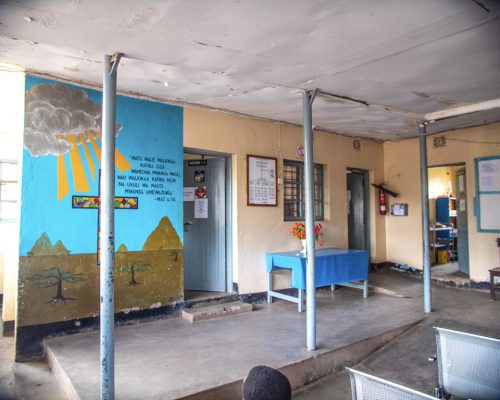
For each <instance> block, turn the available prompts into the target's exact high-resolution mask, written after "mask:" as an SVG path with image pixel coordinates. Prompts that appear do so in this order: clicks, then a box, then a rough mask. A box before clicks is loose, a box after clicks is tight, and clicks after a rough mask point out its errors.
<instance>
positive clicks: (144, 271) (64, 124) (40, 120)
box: [17, 77, 183, 326]
mask: <svg viewBox="0 0 500 400" xmlns="http://www.w3.org/2000/svg"><path fill="white" fill-rule="evenodd" d="M101 104H102V94H101V93H100V92H98V91H95V90H90V89H84V88H80V87H77V86H73V85H68V84H63V83H59V82H55V81H51V80H46V79H41V78H36V77H27V79H26V110H25V133H24V153H23V181H22V206H21V234H20V237H21V240H20V280H19V282H20V288H19V294H20V295H19V315H18V321H17V323H18V325H19V326H22V325H32V324H39V323H48V322H56V321H62V320H71V319H77V318H84V317H89V316H95V315H97V313H98V310H99V257H100V252H99V248H98V242H99V241H98V237H99V232H100V221H99V212H98V210H99V207H100V193H99V176H100V159H101V138H102V133H101V130H100V127H101V119H102V111H101ZM115 136H116V151H115V196H116V197H115V245H116V249H115V250H116V254H115V268H116V271H115V291H116V292H115V293H116V294H115V306H116V311H125V312H127V311H129V310H135V309H143V308H150V307H160V306H164V305H167V304H171V303H174V302H176V301H178V300H180V299H181V298H182V294H183V253H182V241H183V238H182V158H183V147H182V109H181V108H179V107H174V106H169V105H165V104H162V103H155V102H150V101H144V100H139V99H134V98H128V97H124V96H118V97H117V110H116V125H115Z"/></svg>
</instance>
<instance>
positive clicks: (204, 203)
mask: <svg viewBox="0 0 500 400" xmlns="http://www.w3.org/2000/svg"><path fill="white" fill-rule="evenodd" d="M194 217H195V218H208V199H195V201H194Z"/></svg>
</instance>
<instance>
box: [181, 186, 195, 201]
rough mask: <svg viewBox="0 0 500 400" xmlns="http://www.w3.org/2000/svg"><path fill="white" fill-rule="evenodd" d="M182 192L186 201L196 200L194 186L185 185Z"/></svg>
mask: <svg viewBox="0 0 500 400" xmlns="http://www.w3.org/2000/svg"><path fill="white" fill-rule="evenodd" d="M182 193H183V198H184V199H183V200H184V201H194V187H185V188H184V189H183V192H182Z"/></svg>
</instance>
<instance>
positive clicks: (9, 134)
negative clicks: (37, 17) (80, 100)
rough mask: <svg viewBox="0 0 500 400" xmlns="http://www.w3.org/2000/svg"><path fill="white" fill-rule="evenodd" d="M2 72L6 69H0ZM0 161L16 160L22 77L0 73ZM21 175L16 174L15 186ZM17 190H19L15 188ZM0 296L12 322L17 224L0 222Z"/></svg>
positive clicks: (4, 314) (19, 145)
mask: <svg viewBox="0 0 500 400" xmlns="http://www.w3.org/2000/svg"><path fill="white" fill-rule="evenodd" d="M0 66H2V67H3V68H5V69H10V68H11V67H10V66H9V67H7V66H4V65H0ZM0 87H1V88H2V95H1V96H0V159H9V160H18V161H19V164H18V167H19V171H21V169H22V165H21V152H22V139H23V129H24V73H22V72H6V71H2V72H0ZM20 175H21V174H20V173H19V185H20V179H21V176H20ZM19 187H20V186H19ZM0 238H1V241H0V293H2V294H3V309H2V319H3V320H4V321H14V319H15V310H16V307H15V305H16V297H17V272H18V260H19V257H18V255H19V221H13V222H0Z"/></svg>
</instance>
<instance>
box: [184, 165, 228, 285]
mask: <svg viewBox="0 0 500 400" xmlns="http://www.w3.org/2000/svg"><path fill="white" fill-rule="evenodd" d="M191 161H192V160H191ZM198 161H199V160H198ZM205 161H206V165H192V166H190V165H189V160H185V161H184V187H185V188H194V189H191V193H192V192H193V190H194V192H195V194H194V196H191V198H189V196H190V195H188V196H187V197H186V196H185V199H184V200H185V201H184V288H185V289H189V290H208V291H219V292H223V291H225V290H226V246H225V243H226V233H225V232H226V230H225V219H226V211H225V210H226V191H225V159H224V158H210V159H206V160H205ZM202 162H204V161H202ZM191 164H194V163H193V162H191ZM185 192H186V189H185ZM188 192H189V190H188V191H187V192H186V193H188ZM204 193H206V199H203V197H204ZM193 197H194V198H195V199H196V200H194V201H193V200H192V198H193ZM186 200H187V201H186Z"/></svg>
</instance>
